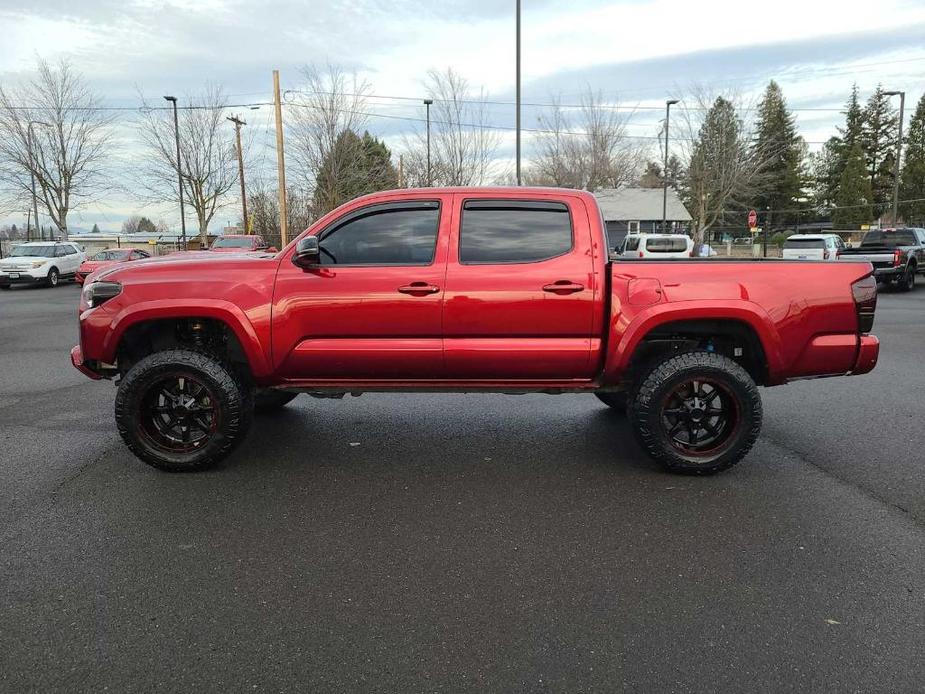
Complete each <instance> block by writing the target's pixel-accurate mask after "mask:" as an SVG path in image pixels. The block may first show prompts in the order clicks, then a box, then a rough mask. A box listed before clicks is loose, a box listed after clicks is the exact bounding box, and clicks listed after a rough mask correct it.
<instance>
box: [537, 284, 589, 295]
mask: <svg viewBox="0 0 925 694" xmlns="http://www.w3.org/2000/svg"><path fill="white" fill-rule="evenodd" d="M584 289H585V286H584V285H583V284H578V283H577V282H570V281H569V280H559V281H558V282H553V283H552V284H547V285H546V286H544V287H543V291H544V292H550V293H552V294H562V295H565V294H574V293H575V292H582V291H584Z"/></svg>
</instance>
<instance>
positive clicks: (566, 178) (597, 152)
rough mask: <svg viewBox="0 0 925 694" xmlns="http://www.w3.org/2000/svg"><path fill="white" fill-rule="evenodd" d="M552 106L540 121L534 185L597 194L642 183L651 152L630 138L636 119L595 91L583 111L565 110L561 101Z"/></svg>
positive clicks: (587, 96) (530, 177) (584, 97)
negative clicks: (629, 127) (641, 173)
mask: <svg viewBox="0 0 925 694" xmlns="http://www.w3.org/2000/svg"><path fill="white" fill-rule="evenodd" d="M552 102H553V105H552V107H551V108H550V109H549V110H548V111H547V112H546V113H543V114H541V115H540V117H539V123H540V128H541V130H542V131H543V132H542V133H540V134H539V135H538V136H537V138H536V145H537V152H536V154H535V155H534V157H533V163H532V164H531V166H530V167H529V169H528V171H527V180H528V181H529V182H530V183H533V184H537V185H552V186H559V187H565V188H582V189H585V190H591V191H593V190H597V189H599V188H619V187H620V186H623V185H626V184H628V183H630V182H631V181H633V180H635V179H636V177H637V175H638V172H639V169H640V167H641V164H642V161H643V160H644V154H645V148H644V147H643V146H641V145H640V144H639V142H638V141H635V140H633V139H631V138H629V137H628V136H627V133H626V125H627V123H628V122H629V118H630V115H631V113H626V112H624V113H621V112H620V111H619V110H618V109H617V108H616V106H617V104H607V103H605V102H604V98H603V96H602V95H601V93H600V92H593V91H592V90H591V89H590V88H588V89H587V91H586V92H585V93H584V94H583V95H582V97H581V101H580V103H579V106H577V107H565V106H563V105H562V103H561V101H560V99H559V98H558V97H556V98H553V100H552Z"/></svg>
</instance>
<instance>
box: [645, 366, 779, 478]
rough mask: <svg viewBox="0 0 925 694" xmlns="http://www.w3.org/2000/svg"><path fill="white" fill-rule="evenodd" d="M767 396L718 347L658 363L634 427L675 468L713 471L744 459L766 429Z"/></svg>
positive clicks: (648, 376) (653, 454) (647, 379)
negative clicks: (763, 421)
mask: <svg viewBox="0 0 925 694" xmlns="http://www.w3.org/2000/svg"><path fill="white" fill-rule="evenodd" d="M761 415H762V410H761V397H760V395H759V394H758V388H757V386H756V385H755V382H754V381H753V380H752V378H751V376H749V375H748V372H747V371H745V369H743V368H742V367H741V366H740V365H739V364H737V363H736V362H735V361H733V360H732V359H730V358H728V357H725V356H722V355H720V354H716V353H713V352H686V353H683V354H678V355H675V356H672V357H668V358H667V359H665V360H663V361H661V362H658V363H656V364H655V365H653V367H652V369H651V370H650V371H649V372H648V373H647V374H646V375H645V376H644V377H643V379H642V382H641V385H640V386H639V388H638V389H637V390H636V392H635V397H634V398H633V401H632V403H631V405H630V419H631V422H632V425H633V431H634V433H635V434H636V437H637V438H638V440H639V442H640V444H641V445H642V447H643V448H644V449H645V451H646V452H647V453H648V454H649V455H650V456H651V457H652V458H654V459H655V460H657V461H658V462H660V463H661V464H662V465H664V466H665V468H667V469H668V470H669V471H670V472H677V473H683V474H690V475H710V474H713V473H716V472H720V471H722V470H726V469H728V468H730V467H732V466H733V465H735V464H736V463H738V462H739V461H740V460H742V458H744V457H745V455H746V454H747V453H748V452H749V450H751V448H752V446H753V445H754V444H755V441H756V440H757V438H758V433H759V432H760V431H761Z"/></svg>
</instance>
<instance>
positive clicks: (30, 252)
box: [10, 246, 55, 258]
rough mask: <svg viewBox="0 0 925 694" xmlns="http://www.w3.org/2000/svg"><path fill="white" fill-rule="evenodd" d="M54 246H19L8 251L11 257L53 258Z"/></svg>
mask: <svg viewBox="0 0 925 694" xmlns="http://www.w3.org/2000/svg"><path fill="white" fill-rule="evenodd" d="M54 256H55V247H54V246H19V247H17V248H14V249H13V250H12V251H11V252H10V257H11V258H54Z"/></svg>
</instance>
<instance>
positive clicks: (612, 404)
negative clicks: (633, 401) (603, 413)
mask: <svg viewBox="0 0 925 694" xmlns="http://www.w3.org/2000/svg"><path fill="white" fill-rule="evenodd" d="M627 396H628V393H627V392H626V391H619V392H616V393H595V394H594V397H596V398H597V399H598V400H600V401H601V402H602V403H604V404H605V405H607V407H609V408H610V409H612V410H614V411H616V412H621V413H623V414H626V409H627Z"/></svg>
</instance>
